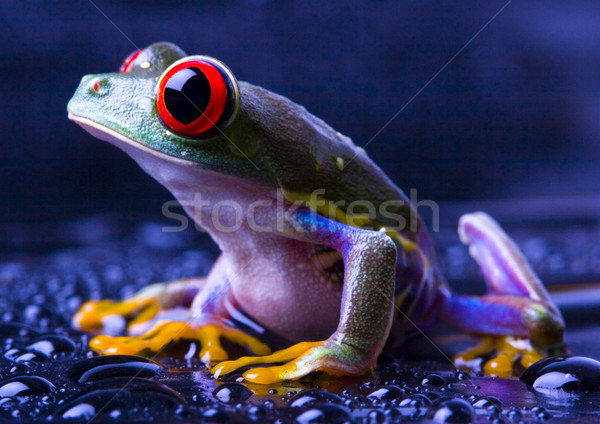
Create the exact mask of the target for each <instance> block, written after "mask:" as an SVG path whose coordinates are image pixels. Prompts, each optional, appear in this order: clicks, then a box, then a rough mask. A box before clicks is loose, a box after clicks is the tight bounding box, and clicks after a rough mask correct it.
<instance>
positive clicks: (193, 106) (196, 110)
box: [164, 68, 211, 125]
mask: <svg viewBox="0 0 600 424" xmlns="http://www.w3.org/2000/svg"><path fill="white" fill-rule="evenodd" d="M210 94H211V92H210V83H209V82H208V79H207V78H206V75H204V73H203V72H202V71H201V70H200V69H198V68H185V69H182V70H180V71H178V72H176V73H175V74H174V75H173V76H171V78H170V79H169V81H167V84H166V85H165V94H164V99H165V106H166V107H167V110H168V111H169V113H170V114H171V116H173V118H175V119H177V121H179V122H181V123H182V124H184V125H187V124H190V123H192V122H194V121H195V120H196V119H198V118H200V116H202V113H203V112H204V111H205V110H206V107H207V106H208V103H209V101H210Z"/></svg>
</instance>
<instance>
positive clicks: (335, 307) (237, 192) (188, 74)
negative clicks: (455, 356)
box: [68, 43, 564, 383]
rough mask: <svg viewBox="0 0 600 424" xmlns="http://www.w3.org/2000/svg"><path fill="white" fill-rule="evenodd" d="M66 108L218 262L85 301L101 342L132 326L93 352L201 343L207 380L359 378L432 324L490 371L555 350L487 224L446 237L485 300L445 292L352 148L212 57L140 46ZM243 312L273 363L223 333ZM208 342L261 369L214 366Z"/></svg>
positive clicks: (390, 190)
mask: <svg viewBox="0 0 600 424" xmlns="http://www.w3.org/2000/svg"><path fill="white" fill-rule="evenodd" d="M68 109H69V117H70V118H71V119H72V120H74V121H75V122H77V123H78V124H79V125H81V126H82V127H84V128H85V129H86V130H87V131H89V132H90V133H91V134H92V135H94V136H96V137H98V138H100V139H102V140H106V141H109V142H111V143H113V144H115V145H117V146H118V147H120V148H121V149H123V150H124V151H125V152H127V153H128V154H129V155H130V156H131V157H132V158H133V159H135V160H136V161H137V162H138V164H139V165H140V166H141V167H142V168H143V169H144V170H146V171H147V172H148V173H149V174H150V175H152V176H153V177H154V178H156V179H157V180H158V181H159V182H160V183H162V184H163V185H164V186H166V187H167V188H168V189H169V190H170V191H171V192H172V193H173V194H174V195H175V197H176V198H177V199H178V200H179V201H180V202H181V203H182V205H184V207H185V208H186V210H187V212H188V213H189V215H190V216H192V217H193V219H194V220H195V221H196V222H197V223H199V224H200V225H202V226H203V227H204V228H206V229H207V230H208V232H209V233H210V234H211V236H212V237H213V239H214V240H215V241H216V242H217V243H218V244H219V246H220V247H221V249H222V251H223V253H222V255H221V257H220V258H219V259H218V260H217V262H216V263H215V265H214V267H213V269H212V271H211V272H210V274H209V275H208V276H207V277H205V278H191V279H187V280H181V281H175V282H172V283H168V284H155V285H152V286H150V287H148V288H146V289H144V290H142V291H141V292H140V293H138V294H137V295H135V296H133V297H131V298H129V299H126V300H124V301H122V302H111V301H99V302H97V301H91V302H87V303H86V304H84V305H83V306H82V308H81V310H80V311H79V312H78V313H77V315H76V316H75V317H74V325H75V326H77V327H79V328H82V329H84V330H98V329H101V327H102V320H103V318H104V317H105V316H107V315H113V314H118V315H121V316H123V317H125V318H127V319H128V320H129V321H128V330H129V336H128V337H116V338H113V337H108V336H98V337H96V338H95V339H93V340H92V342H91V346H92V347H93V348H94V349H96V350H99V351H101V352H104V353H130V354H133V353H139V352H142V351H144V350H147V349H149V350H150V351H159V350H160V349H162V348H163V347H164V346H165V345H166V344H167V343H169V342H170V341H171V340H176V339H180V338H184V339H196V340H199V341H200V342H201V344H202V351H201V358H202V359H203V360H204V361H205V362H207V363H208V362H212V363H214V364H216V366H215V367H214V368H213V372H214V373H215V374H217V375H219V374H223V373H226V372H229V371H232V370H234V369H237V368H240V367H243V366H247V365H252V364H280V365H275V366H271V367H265V368H252V369H250V370H249V371H246V373H245V374H244V377H245V378H246V379H247V380H250V381H255V382H259V383H269V382H273V381H279V380H284V379H294V378H298V377H300V376H303V375H306V374H308V373H310V372H312V371H315V370H325V371H328V372H330V373H332V374H360V373H364V372H365V371H367V370H368V369H369V368H370V367H372V366H373V365H374V364H375V362H376V359H377V356H378V355H379V353H380V352H381V350H382V348H383V346H384V344H385V342H386V339H387V338H388V334H389V333H390V330H391V331H393V332H395V333H397V334H401V333H402V332H408V331H411V330H414V326H415V325H416V326H425V325H428V324H431V323H434V322H435V321H436V320H440V319H441V320H443V321H444V322H446V323H449V324H453V325H455V326H456V327H458V328H460V329H462V330H464V331H467V332H471V333H475V334H481V335H486V336H487V337H486V338H485V341H486V343H487V344H485V343H484V344H482V345H480V346H479V347H478V348H476V349H473V350H471V351H470V352H468V353H466V354H465V355H464V356H463V357H462V359H463V360H464V359H469V358H470V357H471V358H472V357H474V356H475V355H480V356H483V355H486V354H489V353H490V351H492V350H494V351H496V353H497V356H496V358H495V359H493V360H491V361H490V362H488V366H487V368H486V370H487V371H489V372H491V373H494V374H497V375H510V373H511V372H512V369H513V368H512V366H513V364H514V363H515V362H516V361H518V360H520V361H521V363H522V364H523V365H525V366H527V365H528V364H530V363H531V362H533V361H535V360H537V359H539V358H540V356H541V355H540V353H538V352H543V351H544V349H545V348H548V347H550V346H555V345H559V344H561V343H562V337H563V330H564V325H563V320H562V317H561V315H560V312H559V311H558V309H557V308H556V306H555V305H554V304H553V303H552V301H551V300H550V298H549V296H548V294H547V292H546V290H545V289H544V287H543V285H542V284H541V283H540V281H539V280H538V278H537V277H536V276H535V274H534V273H533V271H532V270H531V269H530V267H529V265H528V264H527V262H526V261H525V259H524V258H523V256H522V255H521V253H520V252H519V251H518V249H517V247H516V246H515V245H514V243H513V242H512V241H511V240H510V239H509V238H508V236H506V234H504V232H503V231H502V230H501V229H500V228H499V226H498V225H497V224H496V223H495V222H494V221H493V220H492V219H491V218H489V217H488V216H487V215H485V214H482V213H474V214H470V215H465V216H463V217H462V219H461V221H460V224H459V233H460V236H461V239H462V240H463V241H464V242H465V243H467V244H468V245H469V247H470V252H471V254H472V256H473V257H474V258H475V259H476V260H477V261H478V262H479V264H480V266H481V268H482V270H483V273H484V276H485V278H486V280H487V284H488V288H489V293H488V294H487V295H485V296H481V297H472V296H460V295H453V294H451V293H450V291H449V290H448V288H447V286H446V284H445V282H444V280H443V278H442V276H441V274H440V271H439V269H438V264H437V261H436V258H435V254H434V249H433V246H432V243H431V240H430V237H429V235H428V233H427V231H426V229H425V226H424V225H423V224H422V222H421V220H420V219H419V218H418V217H417V215H416V213H415V210H414V208H413V207H412V206H410V204H409V203H408V201H407V199H406V197H405V196H404V194H403V193H402V191H401V190H400V189H398V188H397V187H396V186H395V185H394V184H393V183H392V182H391V181H390V180H389V179H388V178H387V177H386V176H385V175H384V174H383V172H382V171H381V170H380V169H379V168H378V167H377V166H376V165H375V164H374V163H373V162H371V160H369V158H368V157H367V155H366V154H365V152H364V151H363V150H362V149H360V148H357V147H356V146H355V145H354V144H353V143H352V141H351V140H350V139H349V138H347V137H345V136H343V135H341V134H340V133H338V132H336V131H334V130H333V129H331V128H330V127H329V126H328V125H326V124H325V123H324V122H323V121H321V120H320V119H318V118H316V117H314V116H313V115H311V114H310V113H308V112H307V111H306V110H305V109H304V108H303V107H301V106H298V105H297V104H295V103H293V102H291V101H290V100H288V99H286V98H284V97H281V96H279V95H277V94H274V93H272V92H270V91H267V90H265V89H263V88H260V87H256V86H253V85H250V84H248V83H244V82H237V81H236V80H235V78H234V77H233V75H232V73H231V71H230V70H229V69H228V68H227V67H225V66H224V65H223V64H222V63H221V62H219V61H216V60H215V59H212V58H208V57H205V56H189V57H186V56H185V54H184V53H183V52H182V51H181V50H180V49H179V48H177V47H176V46H174V45H172V44H168V43H157V44H153V45H151V46H149V47H148V48H146V49H144V50H141V51H140V52H138V53H136V54H135V56H133V57H132V58H130V59H128V61H127V62H126V63H125V64H124V66H123V67H122V70H121V72H120V73H110V74H99V75H88V76H86V77H84V78H83V80H82V81H81V85H80V86H79V88H78V90H77V92H76V93H75V95H74V97H73V99H71V101H70V103H69V107H68ZM278 194H283V196H284V203H285V205H284V206H285V208H283V210H282V208H280V207H279V206H278V203H277V196H278ZM234 230H235V231H234ZM238 310H243V311H244V312H245V313H246V314H248V315H249V316H250V317H252V319H254V320H255V321H256V322H258V323H260V325H262V326H263V327H265V328H267V329H269V330H270V331H272V332H274V333H276V334H278V335H280V336H282V337H284V338H285V339H286V340H288V341H289V342H290V344H291V347H289V348H287V349H284V350H282V351H278V352H276V353H274V354H270V349H269V347H267V346H266V345H265V344H264V343H263V342H261V341H259V340H258V339H256V338H254V337H252V336H249V335H247V334H245V333H243V332H241V331H240V330H238V329H234V328H232V327H230V325H229V324H231V321H230V320H231V318H232V316H233V315H235V314H239V312H237V311H238ZM221 338H224V339H228V340H230V341H231V342H234V343H237V344H240V345H242V346H246V347H248V348H249V349H250V350H251V351H252V352H253V353H254V354H256V355H258V356H251V357H244V358H240V359H237V360H234V361H225V360H226V359H228V357H227V353H226V352H225V350H224V349H223V348H222V347H221V344H220V339H221ZM515 341H518V343H515ZM529 341H530V342H531V343H529ZM223 361H225V362H223Z"/></svg>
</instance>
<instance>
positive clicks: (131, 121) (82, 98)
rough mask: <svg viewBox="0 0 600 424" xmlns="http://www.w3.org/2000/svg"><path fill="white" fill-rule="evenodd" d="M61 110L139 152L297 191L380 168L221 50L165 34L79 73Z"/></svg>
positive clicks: (334, 186)
mask: <svg viewBox="0 0 600 424" xmlns="http://www.w3.org/2000/svg"><path fill="white" fill-rule="evenodd" d="M68 110H69V117H70V118H71V119H72V120H74V121H76V122H77V123H78V124H80V125H81V126H82V127H84V128H85V129H86V130H87V131H89V132H90V133H92V134H93V135H94V136H96V137H98V138H100V139H103V140H106V141H110V142H112V143H113V144H117V145H118V146H119V147H121V148H123V149H124V150H126V151H127V152H128V153H129V154H130V155H132V156H134V158H136V160H138V162H142V161H143V160H144V159H143V158H142V159H141V160H140V155H139V152H142V153H144V154H145V155H146V156H148V155H149V156H150V157H159V158H161V159H165V160H167V161H171V163H177V164H178V165H183V166H186V167H190V166H191V167H194V168H201V169H208V170H211V171H216V172H219V173H223V174H229V175H233V176H237V177H242V178H243V179H245V180H253V181H260V182H263V183H267V184H269V185H271V186H277V187H282V188H284V189H286V190H292V191H302V192H311V191H312V190H315V189H317V188H323V185H324V184H325V185H329V186H330V187H329V188H328V191H329V192H333V191H339V190H341V188H340V187H346V186H353V187H358V186H360V184H363V185H364V181H365V178H367V177H368V176H369V175H373V172H377V171H373V170H372V169H371V168H372V166H373V165H370V164H367V163H366V162H365V160H366V161H367V162H368V159H366V156H365V155H364V152H362V151H359V150H357V149H356V147H355V146H354V144H353V143H352V141H351V140H350V139H349V138H348V137H345V136H343V135H341V134H340V133H338V132H336V131H334V130H333V129H332V128H331V127H329V126H328V125H327V124H325V123H324V122H323V121H321V120H320V119H318V118H316V117H315V116H313V115H312V114H310V113H309V112H307V111H306V109H305V108H304V107H302V106H299V105H297V104H296V103H294V102H292V101H290V100H289V99H287V98H285V97H282V96H279V95H277V94H275V93H272V92H270V91H268V90H265V89H263V88H261V87H257V86H254V85H251V84H248V83H245V82H241V81H236V79H235V78H234V76H233V74H232V73H231V71H230V70H229V69H228V68H227V67H226V66H225V65H224V64H223V63H221V62H219V61H218V60H216V59H213V58H210V57H206V56H186V54H185V53H184V52H183V51H182V50H181V49H179V48H178V47H177V46H175V45H173V44H171V43H165V42H161V43H155V44H152V45H150V46H149V47H147V48H145V49H143V50H140V51H138V52H135V53H133V54H132V55H131V56H130V57H128V58H127V59H126V60H125V62H124V63H123V65H122V66H121V70H120V72H115V73H107V74H96V75H87V76H85V77H83V79H82V81H81V83H80V85H79V87H78V89H77V91H76V93H75V94H74V96H73V98H72V99H71V101H70V102H69V105H68ZM155 162H157V163H163V162H161V161H155ZM348 162H351V163H352V164H351V168H350V169H348V170H347V171H346V169H345V168H344V163H348ZM369 163H370V162H369ZM365 166H367V168H364V167H365ZM342 172H343V174H342ZM155 176H156V175H155ZM352 178H355V179H356V180H357V181H356V182H352V181H349V180H350V179H352ZM340 181H344V182H345V184H342V183H340ZM348 195H349V194H348V193H340V194H339V197H340V198H347V197H348Z"/></svg>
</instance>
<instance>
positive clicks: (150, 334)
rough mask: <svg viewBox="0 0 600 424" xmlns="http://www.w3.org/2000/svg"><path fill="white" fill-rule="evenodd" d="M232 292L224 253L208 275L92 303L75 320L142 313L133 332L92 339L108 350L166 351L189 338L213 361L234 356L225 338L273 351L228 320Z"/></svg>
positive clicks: (101, 349)
mask: <svg viewBox="0 0 600 424" xmlns="http://www.w3.org/2000/svg"><path fill="white" fill-rule="evenodd" d="M229 295H230V282H229V279H228V277H227V273H226V266H225V264H224V260H223V258H222V257H221V258H220V259H219V260H218V261H217V262H216V263H215V265H214V266H213V269H212V270H211V273H210V274H209V276H208V277H207V278H195V279H188V280H180V281H175V282H172V283H163V284H155V285H151V286H149V287H147V288H146V289H144V290H142V291H141V292H139V293H138V294H136V295H134V296H133V297H131V298H129V299H126V300H124V301H122V302H111V301H100V302H96V303H88V304H86V305H83V306H82V308H81V310H80V311H79V312H78V314H77V315H76V316H75V317H74V323H75V325H78V324H79V326H80V327H82V326H81V323H85V324H86V325H88V324H89V323H91V322H92V321H93V318H94V317H95V319H96V322H98V323H100V324H101V320H102V319H101V318H98V317H100V316H102V315H104V316H107V315H106V314H122V315H124V316H126V317H127V318H131V317H132V316H133V315H135V314H137V316H136V317H135V319H133V320H131V321H130V323H129V325H128V332H129V334H130V335H129V336H120V337H111V336H106V335H100V336H97V337H95V338H93V339H92V340H91V341H90V347H91V348H92V349H94V350H96V351H99V352H101V353H104V354H113V355H114V354H124V355H135V354H144V353H146V352H160V351H161V350H162V349H163V348H164V347H165V346H166V345H167V344H169V343H170V342H173V341H177V340H179V339H186V340H195V341H199V342H200V345H201V351H200V358H201V359H202V361H203V362H205V363H207V364H208V363H210V362H211V361H222V360H225V359H227V358H228V355H227V352H226V351H225V350H224V349H223V348H222V346H221V340H220V339H221V338H224V339H227V340H229V341H231V342H233V343H236V344H238V345H241V346H244V347H247V348H249V349H250V351H252V352H253V353H255V354H258V355H264V354H268V353H270V351H271V350H270V349H269V347H268V346H266V345H265V344H264V343H262V342H260V341H259V340H258V339H256V338H255V337H252V336H250V335H247V334H245V333H243V332H242V331H239V330H237V329H234V328H231V327H229V326H228V325H227V324H226V322H227V320H228V318H229V313H228V311H227V305H226V304H227V302H228V296H229ZM103 302H104V303H103ZM190 304H191V307H190ZM148 310H151V311H153V312H146V311H148ZM142 318H143V319H142Z"/></svg>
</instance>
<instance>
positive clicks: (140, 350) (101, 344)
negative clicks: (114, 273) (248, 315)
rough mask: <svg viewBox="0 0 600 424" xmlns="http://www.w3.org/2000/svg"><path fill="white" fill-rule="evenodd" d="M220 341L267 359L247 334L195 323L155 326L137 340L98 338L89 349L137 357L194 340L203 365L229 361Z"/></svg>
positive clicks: (262, 346)
mask: <svg viewBox="0 0 600 424" xmlns="http://www.w3.org/2000/svg"><path fill="white" fill-rule="evenodd" d="M221 338H223V339H226V340H229V341H230V342H232V343H235V344H237V345H240V346H243V347H246V348H248V349H250V351H251V352H253V353H254V354H256V355H268V354H269V353H271V349H270V348H269V347H268V346H267V345H265V344H264V343H262V342H261V341H259V340H258V339H256V338H255V337H253V336H250V335H248V334H246V333H243V332H241V331H239V330H236V329H233V328H230V327H226V326H225V325H222V324H212V323H211V324H199V323H197V322H194V321H191V322H183V321H181V322H179V321H175V322H164V321H162V322H160V321H159V322H158V324H157V325H156V326H155V327H154V328H153V329H151V330H150V331H148V332H147V333H146V334H143V335H141V336H137V337H129V336H123V337H110V336H97V337H94V338H93V339H92V340H91V341H90V347H91V348H92V349H94V350H96V351H98V352H101V353H103V354H108V355H140V354H145V353H148V352H155V353H159V352H161V351H162V350H163V349H164V348H165V347H166V346H167V345H168V344H169V343H170V342H176V341H178V340H181V339H184V340H195V341H199V342H200V345H201V351H200V359H201V360H202V361H203V362H204V363H205V364H210V362H213V361H223V360H226V359H228V355H227V352H226V351H225V349H224V348H223V347H222V345H221Z"/></svg>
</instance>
